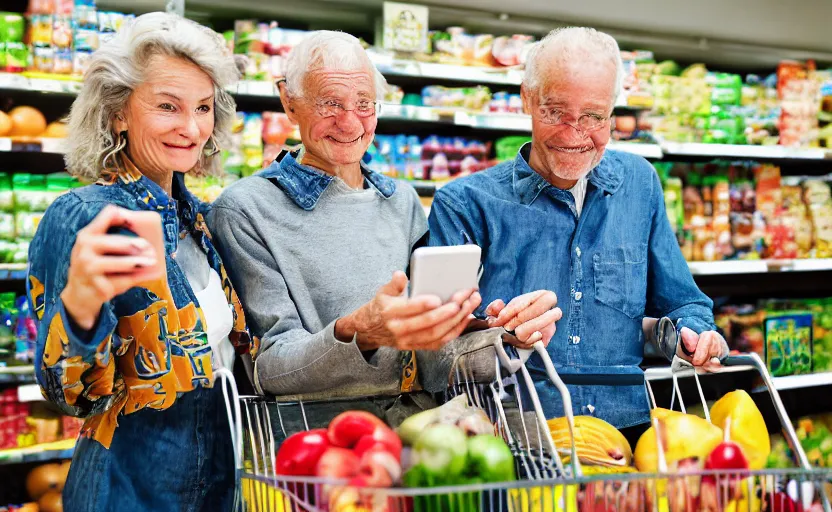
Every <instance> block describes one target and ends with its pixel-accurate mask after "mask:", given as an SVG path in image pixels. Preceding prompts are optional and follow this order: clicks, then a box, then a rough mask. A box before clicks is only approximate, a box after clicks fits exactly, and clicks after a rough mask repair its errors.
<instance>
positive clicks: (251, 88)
mask: <svg viewBox="0 0 832 512" xmlns="http://www.w3.org/2000/svg"><path fill="white" fill-rule="evenodd" d="M248 94H251V95H254V96H275V90H274V85H273V84H272V83H271V82H268V81H265V80H256V81H251V82H249V83H248Z"/></svg>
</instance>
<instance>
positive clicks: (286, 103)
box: [277, 80, 298, 124]
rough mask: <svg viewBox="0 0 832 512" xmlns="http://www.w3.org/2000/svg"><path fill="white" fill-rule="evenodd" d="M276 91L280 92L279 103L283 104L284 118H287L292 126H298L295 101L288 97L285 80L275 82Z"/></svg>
mask: <svg viewBox="0 0 832 512" xmlns="http://www.w3.org/2000/svg"><path fill="white" fill-rule="evenodd" d="M277 89H278V91H279V92H280V101H281V103H283V111H284V112H286V116H287V117H288V118H289V121H291V122H292V124H298V120H297V113H296V112H295V110H296V109H297V107H296V105H297V101H296V100H295V99H294V98H293V97H292V96H290V95H289V93H288V90H287V89H286V80H281V81H279V82H277Z"/></svg>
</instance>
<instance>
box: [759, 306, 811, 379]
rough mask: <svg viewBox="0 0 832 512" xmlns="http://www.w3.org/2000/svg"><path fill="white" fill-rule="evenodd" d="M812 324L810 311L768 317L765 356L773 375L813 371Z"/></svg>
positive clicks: (766, 321) (766, 320) (799, 373)
mask: <svg viewBox="0 0 832 512" xmlns="http://www.w3.org/2000/svg"><path fill="white" fill-rule="evenodd" d="M812 325H813V319H812V314H811V313H797V314H789V315H779V314H774V315H771V316H767V317H766V319H765V321H764V328H765V337H766V343H765V356H766V357H765V359H766V365H767V366H768V369H769V372H770V373H771V375H772V376H773V377H780V376H785V375H801V374H806V373H811V371H812Z"/></svg>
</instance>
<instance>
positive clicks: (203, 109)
mask: <svg viewBox="0 0 832 512" xmlns="http://www.w3.org/2000/svg"><path fill="white" fill-rule="evenodd" d="M197 110H199V111H200V112H202V113H205V114H207V113H208V112H210V111H211V107H210V106H208V105H202V106H201V107H199V108H198V109H197Z"/></svg>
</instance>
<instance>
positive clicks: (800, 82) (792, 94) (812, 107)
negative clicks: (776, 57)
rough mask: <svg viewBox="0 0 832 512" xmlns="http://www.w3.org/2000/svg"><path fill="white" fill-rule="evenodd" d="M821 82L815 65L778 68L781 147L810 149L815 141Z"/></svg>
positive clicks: (810, 63)
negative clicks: (807, 147) (806, 147)
mask: <svg viewBox="0 0 832 512" xmlns="http://www.w3.org/2000/svg"><path fill="white" fill-rule="evenodd" d="M820 85H821V82H820V80H819V77H818V75H817V73H816V72H815V63H814V62H813V61H808V62H807V63H805V64H804V63H799V62H792V61H784V62H781V63H780V65H779V66H778V67H777V93H778V98H779V100H780V110H781V113H780V145H783V146H798V147H799V146H809V145H811V144H813V143H815V142H816V140H817V137H818V114H819V112H820V108H821V100H822V98H821V93H820Z"/></svg>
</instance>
